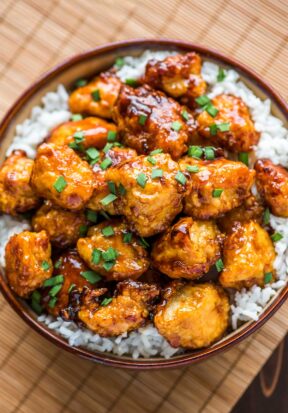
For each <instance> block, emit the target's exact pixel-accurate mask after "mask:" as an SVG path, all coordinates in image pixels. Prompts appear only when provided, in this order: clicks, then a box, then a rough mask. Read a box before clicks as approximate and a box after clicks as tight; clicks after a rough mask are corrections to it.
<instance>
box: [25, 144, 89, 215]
mask: <svg viewBox="0 0 288 413" xmlns="http://www.w3.org/2000/svg"><path fill="white" fill-rule="evenodd" d="M63 178H64V184H65V183H66V186H65V187H64V189H63V190H61V192H59V191H58V190H57V189H56V188H55V186H54V185H56V186H57V180H59V179H62V181H63ZM31 185H32V188H33V189H34V190H35V192H36V193H37V194H38V195H39V196H41V197H43V198H47V199H50V200H51V201H52V202H53V203H55V204H56V205H58V206H60V207H61V208H66V209H71V210H75V211H76V210H80V209H82V208H84V206H85V204H86V203H87V202H88V200H89V199H90V198H91V196H92V193H93V172H92V170H91V169H90V167H89V165H88V163H87V162H86V161H84V160H82V159H81V158H79V156H78V155H77V154H76V153H75V152H74V151H73V149H70V148H69V147H68V146H57V145H55V144H52V143H50V144H46V143H44V144H42V145H41V146H40V147H39V148H38V151H37V156H36V159H35V162H34V167H33V170H32V176H31Z"/></svg>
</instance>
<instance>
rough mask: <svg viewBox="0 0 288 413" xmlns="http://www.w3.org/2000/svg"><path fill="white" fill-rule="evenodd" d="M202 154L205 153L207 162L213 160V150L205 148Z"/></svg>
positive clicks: (208, 147)
mask: <svg viewBox="0 0 288 413" xmlns="http://www.w3.org/2000/svg"><path fill="white" fill-rule="evenodd" d="M204 153H205V158H206V159H207V160H208V161H212V160H213V159H215V152H214V148H212V147H211V146H207V147H206V148H204Z"/></svg>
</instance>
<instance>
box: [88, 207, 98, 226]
mask: <svg viewBox="0 0 288 413" xmlns="http://www.w3.org/2000/svg"><path fill="white" fill-rule="evenodd" d="M86 218H87V219H88V221H90V222H93V223H94V224H96V222H97V220H98V214H97V212H96V211H92V209H87V211H86Z"/></svg>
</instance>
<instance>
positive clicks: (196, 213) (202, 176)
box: [179, 156, 255, 219]
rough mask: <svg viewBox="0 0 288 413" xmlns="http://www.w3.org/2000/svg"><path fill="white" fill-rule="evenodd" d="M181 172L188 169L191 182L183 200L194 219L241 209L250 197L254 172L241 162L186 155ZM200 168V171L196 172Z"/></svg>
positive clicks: (213, 216) (214, 216)
mask: <svg viewBox="0 0 288 413" xmlns="http://www.w3.org/2000/svg"><path fill="white" fill-rule="evenodd" d="M179 165H180V168H181V170H182V171H183V172H184V171H187V166H188V168H189V166H190V167H194V168H196V169H195V170H198V169H199V171H198V172H190V176H191V180H190V183H189V188H188V191H187V193H186V195H185V198H184V212H185V214H187V215H189V216H192V217H193V218H195V219H211V218H217V217H220V216H221V215H223V214H224V213H225V212H227V211H230V210H231V209H233V208H236V207H237V206H239V205H240V204H241V203H242V202H243V201H244V199H245V198H247V197H248V196H249V195H250V190H251V187H252V185H253V181H254V175H255V171H253V170H249V169H248V168H247V166H246V165H245V164H244V163H242V162H234V161H230V160H228V159H224V158H223V159H215V160H213V161H202V160H198V159H194V158H191V157H188V156H185V157H184V158H182V159H181V160H180V163H179ZM197 168H198V169H197Z"/></svg>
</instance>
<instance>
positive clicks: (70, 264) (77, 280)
mask: <svg viewBox="0 0 288 413" xmlns="http://www.w3.org/2000/svg"><path fill="white" fill-rule="evenodd" d="M56 263H57V264H58V263H59V265H57V267H58V268H55V267H54V273H53V276H57V275H63V277H64V281H63V284H62V288H61V290H60V291H59V293H58V294H57V302H56V305H55V306H54V307H53V308H51V307H50V306H49V305H48V303H49V300H50V296H49V290H48V288H46V289H45V293H44V294H43V299H42V302H43V304H44V306H45V308H46V309H47V311H48V312H49V313H50V314H52V315H54V316H55V317H58V316H60V315H61V311H62V310H64V309H66V308H67V306H68V304H69V299H70V293H71V292H72V291H74V290H77V291H78V292H79V293H80V292H81V291H82V290H83V288H84V287H88V288H93V285H92V284H91V283H90V282H89V281H87V280H86V279H85V278H84V277H82V275H81V273H82V272H84V271H87V270H89V268H88V267H87V266H86V264H85V262H84V261H83V260H82V259H81V257H80V256H79V255H78V253H77V251H76V250H68V251H66V252H64V253H63V254H62V255H61V256H60V257H59V258H58V259H57V261H56ZM56 263H55V264H56Z"/></svg>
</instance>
